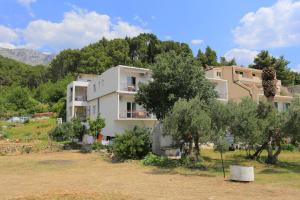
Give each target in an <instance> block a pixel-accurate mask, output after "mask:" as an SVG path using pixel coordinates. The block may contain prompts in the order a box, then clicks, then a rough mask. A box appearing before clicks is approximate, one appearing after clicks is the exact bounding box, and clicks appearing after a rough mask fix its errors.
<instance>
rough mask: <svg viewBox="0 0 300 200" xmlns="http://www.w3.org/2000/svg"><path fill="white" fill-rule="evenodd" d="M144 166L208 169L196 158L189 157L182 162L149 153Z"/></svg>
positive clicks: (143, 161)
mask: <svg viewBox="0 0 300 200" xmlns="http://www.w3.org/2000/svg"><path fill="white" fill-rule="evenodd" d="M142 164H143V165H146V166H148V165H150V166H157V167H163V168H164V167H166V168H171V167H179V166H182V167H187V168H192V169H195V168H196V169H206V167H205V166H204V165H203V164H202V162H201V161H196V160H195V159H194V157H192V156H188V157H185V158H182V159H180V160H175V159H170V158H168V157H166V156H157V155H154V154H152V153H149V154H148V155H147V156H146V157H145V158H144V159H143V160H142Z"/></svg>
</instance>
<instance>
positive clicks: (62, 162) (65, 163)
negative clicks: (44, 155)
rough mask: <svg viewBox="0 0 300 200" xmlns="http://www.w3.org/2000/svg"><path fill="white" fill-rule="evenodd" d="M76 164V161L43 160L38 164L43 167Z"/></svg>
mask: <svg viewBox="0 0 300 200" xmlns="http://www.w3.org/2000/svg"><path fill="white" fill-rule="evenodd" d="M74 162H75V161H74V160H42V161H39V162H38V163H39V164H42V165H71V164H73V163H74Z"/></svg>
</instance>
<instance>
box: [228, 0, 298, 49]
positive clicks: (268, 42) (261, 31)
mask: <svg viewBox="0 0 300 200" xmlns="http://www.w3.org/2000/svg"><path fill="white" fill-rule="evenodd" d="M233 35H234V40H235V42H236V43H237V44H239V45H240V47H242V48H251V49H262V48H276V47H288V46H293V45H299V44H300V1H295V2H293V1H292V0H278V1H277V3H275V4H274V5H273V6H271V7H261V8H259V9H258V10H257V11H256V12H249V13H247V14H246V15H244V17H243V18H242V19H241V20H240V24H239V25H238V26H237V27H236V28H235V29H234V30H233Z"/></svg>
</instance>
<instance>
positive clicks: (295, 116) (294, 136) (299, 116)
mask: <svg viewBox="0 0 300 200" xmlns="http://www.w3.org/2000/svg"><path fill="white" fill-rule="evenodd" d="M287 115H288V116H287V122H286V124H285V127H284V131H285V132H286V133H287V135H288V137H290V138H291V140H292V141H293V143H297V142H300V99H299V98H295V99H294V100H293V102H292V104H291V106H290V107H289V109H288V113H287Z"/></svg>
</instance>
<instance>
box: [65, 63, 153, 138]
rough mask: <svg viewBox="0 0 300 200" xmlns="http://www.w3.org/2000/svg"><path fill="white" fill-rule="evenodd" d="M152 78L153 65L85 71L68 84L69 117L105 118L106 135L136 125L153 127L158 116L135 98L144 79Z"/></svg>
mask: <svg viewBox="0 0 300 200" xmlns="http://www.w3.org/2000/svg"><path fill="white" fill-rule="evenodd" d="M150 80H151V71H150V70H149V69H143V68H136V67H129V66H122V65H119V66H116V67H112V68H110V69H108V70H107V71H105V72H104V73H102V74H101V75H97V76H93V75H82V76H81V77H78V79H77V80H76V81H73V82H71V83H70V84H69V85H68V87H67V121H70V120H71V119H72V118H73V117H79V118H80V119H81V120H85V119H87V118H88V117H89V118H91V119H96V117H97V116H98V114H101V116H102V117H104V118H105V123H106V126H105V128H104V129H103V132H102V134H103V136H104V137H105V139H109V138H110V137H115V135H116V134H118V133H123V132H124V130H125V129H132V128H133V127H134V126H140V127H146V128H151V129H152V128H153V127H154V125H155V122H156V118H155V116H153V115H152V114H150V113H148V112H147V111H146V110H145V109H144V108H143V107H142V106H140V105H138V104H137V103H135V102H134V95H135V94H136V93H137V91H138V89H139V84H140V83H147V82H149V81H150Z"/></svg>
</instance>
